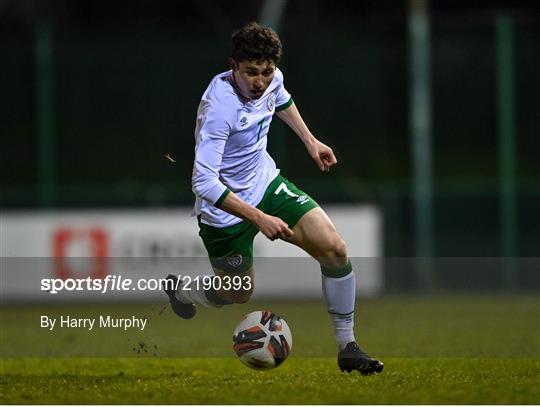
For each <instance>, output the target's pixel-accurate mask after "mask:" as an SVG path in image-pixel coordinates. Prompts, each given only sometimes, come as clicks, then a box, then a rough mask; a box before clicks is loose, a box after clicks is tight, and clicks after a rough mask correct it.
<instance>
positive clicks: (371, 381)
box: [2, 358, 540, 404]
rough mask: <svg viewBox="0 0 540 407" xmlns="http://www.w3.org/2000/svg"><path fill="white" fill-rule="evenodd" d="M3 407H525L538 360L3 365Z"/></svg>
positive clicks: (532, 396)
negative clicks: (369, 370)
mask: <svg viewBox="0 0 540 407" xmlns="http://www.w3.org/2000/svg"><path fill="white" fill-rule="evenodd" d="M4 367H5V369H6V370H7V371H9V372H10V373H9V374H7V375H4V376H3V378H2V388H3V396H2V397H3V400H2V402H3V403H8V404H10V403H25V404H32V403H40V404H49V403H61V404H72V403H92V404H117V403H130V404H138V403H144V404H162V403H168V404H186V403H189V404H191V403H204V404H215V403H219V404H290V403H294V404H364V403H367V404H379V403H382V404H395V403H401V404H407V403H413V404H426V403H427V404H459V403H467V404H483V403H487V404H527V403H535V402H536V403H537V402H538V401H539V400H540V389H539V386H538V383H539V382H540V373H539V372H540V360H538V359H537V360H527V359H435V358H411V359H401V358H390V359H387V360H386V371H385V372H384V374H381V375H377V376H369V377H364V376H360V375H358V374H349V375H347V374H342V373H339V372H337V371H336V366H335V361H334V360H333V359H329V358H314V359H310V358H293V359H292V360H289V361H287V362H286V363H285V364H284V365H282V366H281V367H279V368H278V369H276V370H273V371H270V372H257V371H253V370H249V369H248V368H246V367H244V366H243V365H241V364H240V362H238V361H236V360H234V359H227V358H206V359H203V358H199V359H191V358H179V359H173V358H167V359H148V358H144V359H138V358H70V359H50V360H47V359H45V360H44V359H9V360H6V361H5V362H4Z"/></svg>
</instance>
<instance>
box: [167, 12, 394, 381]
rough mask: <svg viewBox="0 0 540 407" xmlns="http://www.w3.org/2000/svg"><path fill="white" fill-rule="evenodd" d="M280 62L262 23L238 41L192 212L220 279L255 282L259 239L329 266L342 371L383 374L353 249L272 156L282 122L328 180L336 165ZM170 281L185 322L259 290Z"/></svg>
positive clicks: (204, 137) (210, 128)
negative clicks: (373, 353) (362, 316)
mask: <svg viewBox="0 0 540 407" xmlns="http://www.w3.org/2000/svg"><path fill="white" fill-rule="evenodd" d="M281 53H282V47H281V42H280V40H279V37H278V35H277V34H276V32H275V31H273V30H272V29H271V28H268V27H264V26H261V25H259V24H257V23H249V24H247V25H245V26H244V27H243V28H241V29H240V30H238V31H237V32H235V33H234V34H233V36H232V53H231V56H230V58H229V65H230V68H231V69H230V70H229V71H227V72H223V73H221V74H219V75H217V76H215V77H214V78H213V79H212V81H211V82H210V85H209V86H208V88H207V89H206V91H205V92H204V95H203V96H202V100H201V102H200V105H199V108H198V112H197V123H196V128H195V140H196V146H195V162H194V165H193V176H192V186H193V191H194V193H195V195H196V201H195V208H194V212H195V214H196V215H197V217H198V221H199V228H200V231H199V235H200V237H201V238H202V240H203V242H204V245H205V247H206V249H207V251H208V255H209V257H210V262H211V264H212V267H213V270H214V276H213V277H212V278H222V277H224V276H241V277H246V276H247V277H249V278H251V277H253V275H254V266H253V239H254V238H255V235H257V233H258V232H262V233H263V234H264V235H265V236H266V237H267V238H268V239H270V240H275V239H282V240H285V241H287V242H289V243H292V244H294V245H297V246H299V247H301V248H302V249H304V250H305V251H306V252H307V253H309V254H310V255H311V256H313V257H314V258H315V259H317V261H318V262H319V263H320V266H321V272H322V286H323V296H324V298H325V300H326V304H327V308H328V312H329V313H330V316H331V318H332V321H333V325H334V331H335V338H336V341H337V344H338V349H339V353H338V365H339V367H340V369H341V370H342V371H347V372H351V371H353V370H358V371H360V373H362V374H370V373H375V372H377V373H378V372H381V371H382V370H383V364H382V362H380V361H378V360H376V359H373V358H371V357H370V356H369V355H367V354H366V353H365V352H363V351H362V350H361V349H360V348H359V346H358V345H357V343H356V340H355V337H354V333H353V326H354V306H355V292H356V280H355V275H354V273H353V271H352V267H351V262H350V260H349V259H348V257H347V247H346V245H345V242H344V241H343V239H342V238H341V237H340V236H339V235H338V233H337V231H336V228H335V227H334V225H333V223H332V221H331V220H330V219H329V218H328V216H327V215H326V213H325V212H324V211H323V210H322V209H321V208H320V207H319V205H318V204H317V203H316V202H315V201H314V200H313V198H311V197H310V196H308V195H307V194H306V193H305V192H303V191H302V190H301V189H299V188H298V187H297V186H296V185H294V184H293V183H292V182H290V181H289V180H288V179H287V178H285V177H284V176H283V175H282V174H281V173H280V171H279V169H277V167H276V163H275V162H274V160H273V159H272V157H270V155H269V154H268V152H267V151H266V145H267V136H268V129H269V127H270V122H271V121H272V118H273V116H274V113H275V114H276V115H277V116H278V117H279V118H280V119H281V120H283V121H284V122H285V123H286V124H287V125H288V126H289V127H290V128H291V129H292V130H293V131H294V132H295V133H296V135H297V136H298V137H299V138H300V139H301V140H302V142H303V143H304V145H305V147H306V149H307V152H308V154H309V156H310V157H311V158H312V159H313V160H314V161H315V164H316V165H317V166H318V167H319V169H320V170H321V171H325V172H326V171H329V170H330V168H331V167H332V166H333V165H335V164H336V163H337V160H336V157H335V156H334V153H333V152H332V149H331V148H330V147H328V146H326V145H325V144H323V143H321V142H320V141H319V140H317V139H316V138H315V136H314V135H313V134H312V133H311V132H310V131H309V129H308V127H307V126H306V124H305V123H304V121H303V120H302V117H301V116H300V113H299V112H298V109H297V108H296V105H295V104H294V102H293V100H292V98H291V95H290V94H289V92H287V90H286V89H285V87H284V85H283V73H282V72H281V71H280V70H279V69H278V68H277V67H276V64H277V63H278V61H279V59H280V57H281ZM216 276H217V277H216ZM167 278H168V279H169V281H168V282H170V283H172V284H170V285H169V284H167V285H166V287H164V288H165V291H166V293H167V295H168V296H169V299H170V302H171V305H172V309H173V310H174V312H175V313H176V314H178V315H179V316H180V317H182V318H192V317H193V316H194V315H195V312H196V307H195V304H200V305H204V306H208V307H221V306H223V305H227V304H234V303H237V304H238V303H245V302H247V301H248V300H249V298H250V296H251V294H252V292H253V285H252V284H243V285H242V287H241V289H239V290H234V289H230V287H229V289H225V288H222V289H219V290H215V289H212V288H210V289H204V288H208V287H203V285H201V286H200V287H199V289H196V287H194V286H192V287H190V288H191V289H190V290H182V288H181V284H180V285H179V284H178V282H179V281H178V278H177V277H176V276H173V275H169V276H168V277H167ZM243 281H245V280H243ZM173 287H176V289H175V288H173Z"/></svg>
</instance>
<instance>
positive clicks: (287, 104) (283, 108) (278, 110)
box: [276, 98, 294, 112]
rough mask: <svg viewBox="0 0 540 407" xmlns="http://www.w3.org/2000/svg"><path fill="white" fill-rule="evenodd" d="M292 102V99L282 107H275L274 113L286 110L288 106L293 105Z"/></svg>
mask: <svg viewBox="0 0 540 407" xmlns="http://www.w3.org/2000/svg"><path fill="white" fill-rule="evenodd" d="M293 103H294V102H293V100H292V98H290V99H289V101H288V102H287V103H285V104H283V105H279V106H276V112H280V111H282V110H285V109H287V108H288V107H289V106H291V105H292V104H293Z"/></svg>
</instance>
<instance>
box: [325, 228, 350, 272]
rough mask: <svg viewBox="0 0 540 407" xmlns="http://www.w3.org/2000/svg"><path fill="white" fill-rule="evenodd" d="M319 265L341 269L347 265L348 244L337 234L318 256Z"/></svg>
mask: <svg viewBox="0 0 540 407" xmlns="http://www.w3.org/2000/svg"><path fill="white" fill-rule="evenodd" d="M318 260H319V263H320V264H321V266H323V267H328V268H332V269H335V268H341V267H343V266H345V265H346V264H347V261H348V255H347V244H346V243H345V241H344V240H343V239H342V238H341V237H340V236H339V235H338V234H337V233H336V234H335V236H333V237H332V238H331V239H330V240H329V241H328V243H327V244H326V245H325V246H324V248H323V249H322V250H321V252H320V253H319V256H318Z"/></svg>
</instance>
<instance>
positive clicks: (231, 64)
mask: <svg viewBox="0 0 540 407" xmlns="http://www.w3.org/2000/svg"><path fill="white" fill-rule="evenodd" d="M229 67H230V68H231V69H232V70H233V71H236V70H238V63H237V62H236V61H235V60H234V59H232V58H229Z"/></svg>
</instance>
